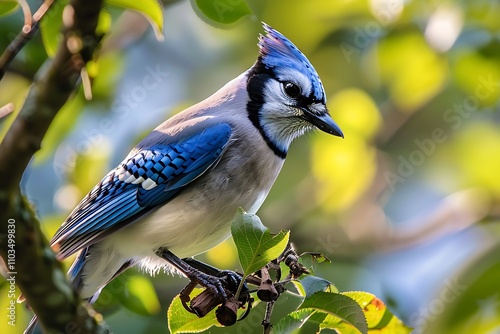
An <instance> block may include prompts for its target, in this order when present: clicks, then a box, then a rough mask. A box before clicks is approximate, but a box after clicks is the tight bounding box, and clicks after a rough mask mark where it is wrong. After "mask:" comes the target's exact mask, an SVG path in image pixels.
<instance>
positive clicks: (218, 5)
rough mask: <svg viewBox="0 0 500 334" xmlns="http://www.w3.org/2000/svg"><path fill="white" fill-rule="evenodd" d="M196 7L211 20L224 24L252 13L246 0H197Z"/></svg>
mask: <svg viewBox="0 0 500 334" xmlns="http://www.w3.org/2000/svg"><path fill="white" fill-rule="evenodd" d="M196 7H197V8H198V9H199V11H200V12H201V13H202V14H203V15H204V16H206V17H207V18H209V19H210V20H212V21H214V22H217V23H223V24H231V23H234V22H236V21H238V20H239V19H241V18H242V17H244V16H246V15H248V14H252V10H251V9H250V8H249V7H248V5H247V3H246V2H245V1H244V0H209V1H207V0H196Z"/></svg>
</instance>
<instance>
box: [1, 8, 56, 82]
mask: <svg viewBox="0 0 500 334" xmlns="http://www.w3.org/2000/svg"><path fill="white" fill-rule="evenodd" d="M22 3H23V2H21V4H22ZM53 3H54V0H45V1H44V2H43V4H42V5H41V6H40V8H39V9H38V10H37V11H36V13H35V14H34V15H33V18H31V14H29V15H30V16H28V17H29V18H30V20H26V19H25V23H24V26H23V28H22V29H21V31H20V32H19V34H18V35H17V36H16V38H14V40H13V41H12V42H11V43H10V44H9V45H8V46H7V48H6V49H5V51H4V52H3V53H2V55H1V56H0V80H2V78H3V76H4V75H5V71H6V70H7V66H9V64H10V62H11V61H12V60H13V59H14V58H15V57H16V56H17V54H18V53H19V52H20V51H21V49H22V48H23V47H24V46H25V45H26V44H27V43H28V42H29V41H30V40H31V38H32V37H33V36H35V34H36V33H37V32H38V28H39V23H40V20H41V19H42V17H43V16H44V15H45V13H46V12H47V11H48V10H49V8H50V6H52V4H53ZM26 6H27V4H26ZM23 11H24V8H23ZM27 12H29V6H27V11H25V17H26V15H27V14H28V13H27Z"/></svg>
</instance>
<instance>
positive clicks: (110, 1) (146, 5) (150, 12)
mask: <svg viewBox="0 0 500 334" xmlns="http://www.w3.org/2000/svg"><path fill="white" fill-rule="evenodd" d="M105 4H106V5H111V6H115V7H120V8H125V9H132V10H135V11H138V12H139V13H141V14H143V15H144V16H145V17H146V18H147V19H148V20H149V22H150V23H151V26H152V27H153V30H154V32H155V35H156V39H158V40H159V41H163V24H164V22H163V5H162V3H161V2H160V1H158V0H142V1H134V0H105Z"/></svg>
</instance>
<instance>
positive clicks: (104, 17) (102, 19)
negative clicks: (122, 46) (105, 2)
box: [95, 9, 113, 35]
mask: <svg viewBox="0 0 500 334" xmlns="http://www.w3.org/2000/svg"><path fill="white" fill-rule="evenodd" d="M112 23H113V19H112V18H111V14H109V12H108V11H107V10H106V9H101V11H100V12H99V20H98V21H97V27H96V28H95V32H96V34H99V35H104V34H107V33H108V32H109V29H111V24H112Z"/></svg>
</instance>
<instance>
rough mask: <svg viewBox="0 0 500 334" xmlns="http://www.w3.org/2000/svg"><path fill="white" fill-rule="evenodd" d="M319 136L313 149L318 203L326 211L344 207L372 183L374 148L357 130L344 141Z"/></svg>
mask: <svg viewBox="0 0 500 334" xmlns="http://www.w3.org/2000/svg"><path fill="white" fill-rule="evenodd" d="M328 139H329V138H326V137H323V136H321V137H319V136H318V137H316V138H315V140H314V141H313V146H312V151H311V155H312V158H311V161H312V173H313V175H314V177H315V178H316V180H317V182H318V184H320V185H321V187H318V188H317V192H316V196H317V201H318V204H320V205H321V206H322V208H323V209H324V210H325V211H326V212H335V211H340V210H342V209H345V208H346V207H348V206H349V205H351V204H352V203H353V202H354V201H355V200H356V199H358V198H359V196H361V195H362V194H363V193H364V191H366V189H367V188H368V187H369V186H370V184H371V182H372V180H373V177H374V175H375V171H376V165H375V149H374V148H373V147H372V146H371V145H369V144H367V143H366V142H365V140H363V139H362V138H360V137H359V136H357V135H356V134H355V133H353V134H351V135H350V134H346V139H345V140H342V141H331V140H328Z"/></svg>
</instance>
